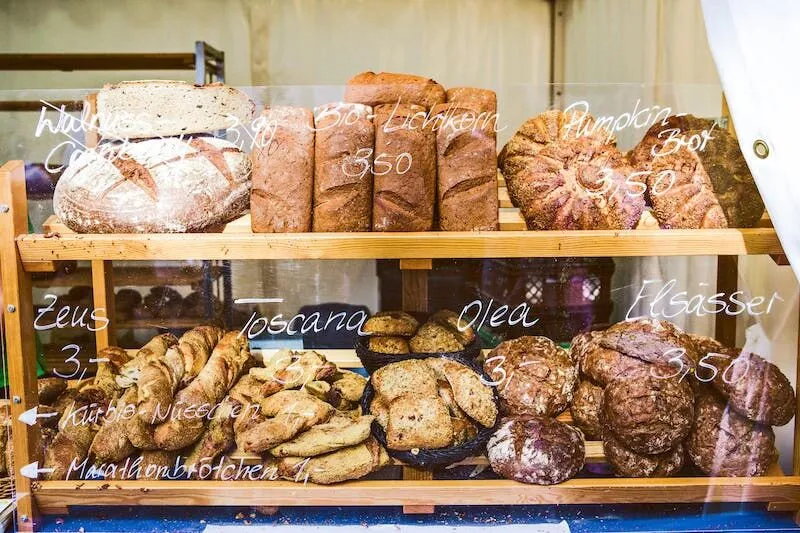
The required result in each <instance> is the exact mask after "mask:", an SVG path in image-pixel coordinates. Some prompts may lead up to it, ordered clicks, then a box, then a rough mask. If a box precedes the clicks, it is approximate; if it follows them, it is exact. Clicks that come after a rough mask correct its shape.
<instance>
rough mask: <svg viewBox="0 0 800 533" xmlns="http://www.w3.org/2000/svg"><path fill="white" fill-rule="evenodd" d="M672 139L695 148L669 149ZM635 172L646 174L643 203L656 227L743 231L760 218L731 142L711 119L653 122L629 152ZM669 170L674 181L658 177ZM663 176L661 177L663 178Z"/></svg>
mask: <svg viewBox="0 0 800 533" xmlns="http://www.w3.org/2000/svg"><path fill="white" fill-rule="evenodd" d="M676 130H677V135H676V138H683V139H684V141H688V140H690V139H692V138H694V139H695V140H697V141H700V140H701V139H703V138H704V137H706V136H709V135H710V138H708V139H707V140H706V142H705V143H704V144H703V145H701V147H700V149H697V150H691V149H690V148H689V147H688V146H685V145H684V146H681V147H680V148H678V149H675V146H676V145H675V142H674V141H673V142H670V141H668V139H669V138H670V136H671V135H673V134H676ZM630 160H631V163H632V165H633V166H634V167H635V168H636V169H637V170H642V171H644V170H650V171H651V173H650V174H648V176H647V185H648V199H649V201H650V203H651V204H652V205H653V208H654V209H653V211H654V213H655V215H656V218H657V219H658V221H659V223H660V224H661V226H662V227H669V228H724V227H736V228H747V227H753V226H755V225H756V224H757V223H758V221H759V220H760V219H761V216H762V215H763V214H764V202H763V201H762V199H761V196H760V195H759V193H758V187H757V186H756V184H755V181H754V180H753V177H752V175H751V174H750V169H749V168H748V166H747V162H746V161H745V159H744V156H743V155H742V152H741V150H740V149H739V143H738V142H737V140H736V138H735V137H734V136H733V135H732V134H731V133H729V132H728V131H727V130H724V129H722V128H719V127H717V126H716V125H715V124H714V121H713V120H709V119H701V118H697V117H694V116H692V115H683V116H680V117H679V116H674V115H673V116H670V117H668V118H667V119H666V121H664V122H659V123H657V124H654V125H653V126H652V127H651V128H650V129H649V130H648V131H647V133H646V134H645V136H644V138H643V139H642V141H641V142H640V143H639V144H638V145H637V146H636V147H635V148H634V149H633V150H632V151H631V153H630ZM665 171H673V172H675V181H674V182H672V183H671V185H670V180H669V179H668V178H666V177H662V178H661V184H656V181H657V180H659V173H662V172H665ZM668 175H669V174H664V176H668Z"/></svg>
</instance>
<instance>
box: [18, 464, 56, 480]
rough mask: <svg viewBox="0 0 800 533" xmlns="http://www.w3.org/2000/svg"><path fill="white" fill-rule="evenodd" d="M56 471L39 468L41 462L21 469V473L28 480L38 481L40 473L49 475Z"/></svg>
mask: <svg viewBox="0 0 800 533" xmlns="http://www.w3.org/2000/svg"><path fill="white" fill-rule="evenodd" d="M54 470H55V469H54V468H39V461H34V462H32V463H31V464H29V465H25V466H23V467H22V468H20V469H19V473H20V474H22V475H23V476H25V477H27V478H30V479H36V478H38V477H39V473H42V474H49V473H50V472H53V471H54Z"/></svg>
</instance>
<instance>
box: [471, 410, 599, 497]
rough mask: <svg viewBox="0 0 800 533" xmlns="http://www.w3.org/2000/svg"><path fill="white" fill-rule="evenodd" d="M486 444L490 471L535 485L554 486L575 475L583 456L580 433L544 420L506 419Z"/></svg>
mask: <svg viewBox="0 0 800 533" xmlns="http://www.w3.org/2000/svg"><path fill="white" fill-rule="evenodd" d="M500 424H501V425H500V428H499V429H498V430H497V431H496V432H495V434H494V435H492V438H491V439H489V443H488V444H487V445H486V452H487V453H486V456H487V457H488V459H489V463H490V464H491V466H492V470H494V471H495V472H497V473H498V474H500V475H501V476H503V477H505V478H508V479H514V480H516V481H520V482H522V483H534V484H537V485H553V484H556V483H561V482H562V481H566V480H567V479H569V478H571V477H573V476H575V475H576V474H577V473H578V472H580V470H581V468H583V463H584V460H585V457H586V451H585V446H584V442H583V435H582V434H581V432H580V430H578V429H576V428H574V427H571V426H568V425H567V424H564V423H563V422H559V421H558V420H556V419H554V418H546V417H533V416H522V417H509V418H504V419H503V420H502V421H501V422H500Z"/></svg>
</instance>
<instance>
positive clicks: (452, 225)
mask: <svg viewBox="0 0 800 533" xmlns="http://www.w3.org/2000/svg"><path fill="white" fill-rule="evenodd" d="M431 114H432V115H433V116H435V118H436V123H435V125H434V126H433V127H435V128H436V160H437V180H438V186H437V191H438V192H437V195H438V207H439V229H441V230H443V231H478V230H496V229H498V200H497V163H496V142H495V136H494V128H493V126H492V125H491V124H490V123H489V122H487V121H485V120H481V119H480V118H479V115H480V113H478V112H476V111H475V109H473V108H471V107H468V106H464V105H461V104H443V105H439V106H436V107H435V108H434V109H433V110H432V111H431Z"/></svg>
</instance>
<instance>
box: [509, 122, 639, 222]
mask: <svg viewBox="0 0 800 533" xmlns="http://www.w3.org/2000/svg"><path fill="white" fill-rule="evenodd" d="M578 124H580V126H578ZM615 143H616V140H615V138H614V136H613V135H612V134H610V133H609V132H608V131H606V130H605V129H603V128H601V127H599V126H598V125H597V124H596V122H595V120H594V118H593V117H592V116H591V115H589V114H588V113H584V112H582V111H568V112H563V111H558V110H551V111H545V112H544V113H541V114H539V115H537V116H535V117H533V118H531V119H529V120H527V121H526V122H525V123H524V124H523V125H522V126H521V127H520V129H519V130H518V131H517V132H516V133H515V134H514V136H512V138H511V139H510V140H509V141H508V143H507V144H506V146H505V147H504V148H503V150H502V151H501V153H500V156H499V158H498V162H499V165H500V169H501V171H502V173H503V176H505V178H506V185H507V188H508V194H509V196H510V198H511V202H512V203H513V204H514V205H515V206H517V207H519V209H520V211H521V212H522V215H523V217H524V218H525V222H526V224H527V226H528V229H536V230H549V229H630V228H633V227H635V226H636V224H637V223H638V221H639V218H640V217H641V214H642V211H643V209H644V203H645V202H644V197H643V195H642V194H641V193H640V191H639V188H638V187H637V186H634V185H631V184H629V183H628V182H627V181H626V179H627V177H628V176H629V175H630V173H631V172H632V170H631V167H630V165H629V163H628V160H627V159H626V158H625V156H624V155H623V154H622V153H621V152H620V151H619V150H618V149H617V148H616V144H615ZM601 180H602V181H601Z"/></svg>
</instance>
